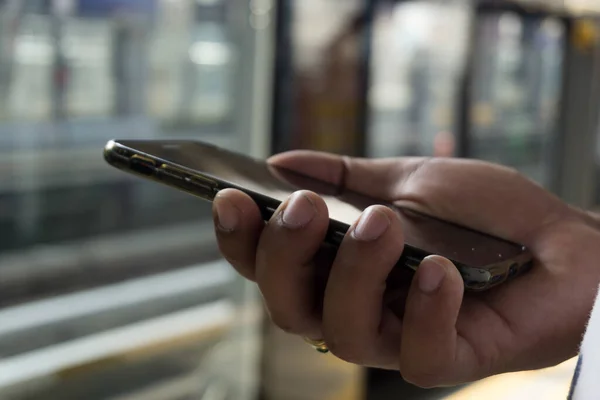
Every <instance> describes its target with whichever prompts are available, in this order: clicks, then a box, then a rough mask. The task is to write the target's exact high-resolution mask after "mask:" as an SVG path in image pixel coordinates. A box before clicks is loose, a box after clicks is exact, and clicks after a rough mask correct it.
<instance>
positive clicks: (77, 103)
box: [0, 0, 600, 400]
mask: <svg viewBox="0 0 600 400" xmlns="http://www.w3.org/2000/svg"><path fill="white" fill-rule="evenodd" d="M599 114H600V3H598V1H597V0H556V1H549V0H545V1H541V0H539V1H535V0H528V1H526V0H521V1H516V0H515V1H505V0H444V1H442V0H438V1H428V0H405V1H401V0H235V1H234V0H53V1H52V0H0V153H1V157H0V399H44V400H46V399H119V400H134V399H150V400H154V399H156V400H162V399H164V400H167V399H169V400H171V399H173V400H184V399H202V400H238V399H239V400H245V399H248V400H250V399H265V400H279V399H285V400H289V399H291V400H293V399H298V400H303V399H340V400H342V399H343V400H354V399H356V400H359V399H374V400H384V399H398V398H406V399H443V398H448V399H479V398H483V397H486V398H511V399H531V398H544V399H554V398H557V399H558V398H561V399H562V398H565V396H566V393H567V391H568V385H569V381H570V378H571V375H572V371H573V367H574V364H573V362H572V361H568V362H567V363H565V364H563V365H560V366H558V367H556V368H552V369H548V370H544V371H537V372H529V373H523V374H510V375H505V376H500V377H496V378H492V379H488V380H485V381H482V382H479V383H477V384H473V385H469V386H466V387H460V388H454V389H452V390H430V391H425V390H419V389H417V388H414V387H412V386H410V385H408V384H406V383H404V382H403V381H402V380H401V379H400V377H399V376H398V375H397V374H396V373H387V372H382V371H375V370H365V369H361V368H357V367H353V366H350V365H347V364H345V363H342V362H340V361H337V360H335V359H334V358H333V357H331V356H322V355H319V354H317V353H316V352H314V351H313V350H312V349H311V348H310V347H308V346H306V345H305V344H303V343H302V341H301V340H300V339H298V338H294V337H290V336H287V335H285V334H283V333H280V332H279V331H278V330H277V329H274V328H273V327H272V326H271V325H270V323H269V322H268V321H267V320H266V319H265V318H264V313H263V309H262V304H261V301H260V296H258V295H257V293H256V290H255V289H254V288H253V286H252V285H250V284H246V283H245V282H243V281H242V280H241V279H239V278H238V277H237V276H235V274H234V273H233V271H232V269H231V268H229V267H228V265H227V263H226V262H224V261H223V260H222V259H221V258H220V257H219V254H218V251H217V248H216V244H215V239H214V237H213V232H212V223H211V213H210V205H209V204H207V203H204V202H202V201H200V200H198V199H195V198H192V197H191V196H188V195H185V194H182V193H178V192H177V191H174V190H172V189H168V188H163V187H160V186H159V185H155V184H152V183H148V182H144V181H142V180H137V179H135V178H131V177H129V176H127V175H126V174H123V173H119V172H118V171H116V170H114V169H112V168H110V167H108V166H106V165H105V164H104V161H103V160H102V157H101V149H102V147H103V145H104V144H105V142H106V141H107V140H109V139H112V138H148V139H156V138H174V137H177V138H197V139H200V140H204V141H209V142H212V143H214V144H217V145H219V146H223V147H226V148H229V149H232V150H236V151H241V152H244V153H247V154H251V155H253V156H257V157H266V156H268V155H269V154H272V153H275V152H280V151H285V150H289V149H294V148H311V149H319V150H326V151H331V152H336V153H341V154H349V155H355V156H368V157H384V156H385V157H387V156H403V155H424V156H446V157H472V158H479V159H485V160H489V161H494V162H498V163H502V164H505V165H509V166H513V167H515V168H517V169H519V170H520V171H522V172H523V173H524V174H526V175H527V176H529V177H531V178H532V179H534V180H536V181H537V182H539V183H540V184H542V185H544V186H545V187H546V188H548V189H549V190H551V191H553V192H554V193H556V194H558V195H559V196H561V197H562V198H564V199H565V200H566V201H568V202H570V203H572V204H575V205H577V206H582V207H587V208H600V186H599V185H598V184H597V183H598V182H599V181H600V176H599V175H598V174H599V173H600V140H599V139H600V138H599V135H600V129H599V126H600V124H599ZM494 396H497V397H494Z"/></svg>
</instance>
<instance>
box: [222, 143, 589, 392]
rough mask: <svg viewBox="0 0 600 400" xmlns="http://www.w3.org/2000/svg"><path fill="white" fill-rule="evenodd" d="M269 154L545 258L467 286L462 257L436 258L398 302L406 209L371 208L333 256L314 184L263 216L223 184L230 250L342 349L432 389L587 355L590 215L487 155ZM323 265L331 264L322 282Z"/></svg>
mask: <svg viewBox="0 0 600 400" xmlns="http://www.w3.org/2000/svg"><path fill="white" fill-rule="evenodd" d="M270 163H272V164H273V165H279V166H283V167H286V168H289V169H293V170H296V171H299V172H301V173H303V174H305V175H309V176H312V177H315V178H318V179H321V180H324V181H327V182H330V183H333V184H335V185H338V186H339V187H340V189H341V190H344V189H348V190H353V191H357V192H361V193H365V194H368V195H369V196H371V197H375V198H380V199H382V200H386V201H390V202H394V203H395V204H400V205H403V206H405V207H409V208H413V209H416V210H420V211H423V212H425V213H428V214H430V215H434V216H438V217H440V218H443V219H446V220H449V221H453V222H457V223H460V224H462V225H465V226H468V227H471V228H474V229H477V230H480V231H483V232H487V233H490V234H493V235H496V236H499V237H503V238H505V239H508V240H512V241H515V242H518V243H522V244H524V245H526V246H528V247H529V248H530V250H531V251H532V252H533V254H534V257H535V264H534V267H533V269H532V270H531V271H530V272H529V273H527V274H525V275H524V276H521V277H519V278H518V279H516V280H514V281H512V282H509V283H507V284H504V285H501V286H500V287H497V288H495V289H493V290H491V291H489V292H486V293H479V294H473V293H464V288H463V283H462V279H461V277H460V275H459V274H458V272H457V270H456V268H455V267H454V265H453V264H452V263H451V262H450V261H448V260H447V259H444V258H442V257H438V256H432V257H429V258H427V259H425V261H423V263H422V264H421V266H420V267H419V269H418V271H417V273H416V274H415V277H414V278H413V280H412V283H409V285H410V287H409V288H408V290H407V291H406V292H405V293H404V294H403V295H401V296H400V297H401V298H400V299H399V301H398V302H396V303H395V304H396V308H395V309H393V307H390V306H389V304H390V303H389V301H387V297H388V293H386V278H387V276H388V274H389V273H390V271H391V270H392V267H393V266H394V264H395V262H396V260H397V259H398V258H399V257H400V254H401V252H402V246H403V234H402V226H401V224H400V222H399V220H398V218H397V216H396V215H395V214H394V212H392V211H391V210H389V209H387V208H385V207H383V206H374V207H371V208H369V209H368V210H366V211H365V213H364V214H363V216H362V217H361V218H360V220H359V222H357V223H356V224H354V225H353V226H352V227H351V228H350V230H349V232H348V234H347V235H346V237H345V239H344V241H343V243H342V245H341V247H340V249H339V251H338V253H337V255H336V256H330V257H323V256H322V253H323V251H322V249H320V247H321V243H322V241H323V238H324V236H325V232H326V229H327V225H328V213H327V207H326V206H325V203H324V202H323V200H322V199H321V198H320V197H319V196H317V195H316V194H314V193H311V192H307V191H302V192H299V193H296V194H294V196H292V197H291V198H290V199H288V201H286V202H284V203H283V204H282V205H281V207H280V208H279V209H278V210H277V212H276V213H275V215H274V216H273V218H272V219H271V221H269V223H268V224H265V223H264V222H263V221H262V220H261V218H260V213H259V210H258V208H257V206H256V205H255V204H254V202H253V201H252V200H251V199H250V198H249V197H248V196H247V195H245V194H243V193H242V192H239V191H235V190H225V191H222V192H221V193H219V195H218V196H217V198H216V200H215V202H214V219H215V228H216V233H217V236H218V240H219V246H220V249H221V251H222V253H223V255H224V256H225V257H226V259H227V260H228V261H229V262H230V263H231V264H232V265H233V266H234V267H235V268H236V269H237V270H238V271H239V273H240V274H242V275H243V276H244V277H246V278H248V279H250V280H253V281H255V282H256V283H257V284H258V286H259V288H260V291H261V292H262V295H263V297H264V300H265V303H266V306H267V308H268V310H269V314H270V316H271V318H272V320H273V321H274V323H275V324H277V325H278V326H279V327H280V328H282V329H283V330H285V331H287V332H290V333H293V334H297V335H302V336H308V337H311V338H313V339H324V340H325V341H326V343H327V345H328V347H329V348H330V350H331V352H332V353H333V354H335V355H336V356H338V357H339V358H341V359H344V360H346V361H349V362H352V363H356V364H360V365H365V366H372V367H379V368H387V369H396V370H399V371H400V373H401V374H402V376H403V377H404V379H406V380H407V381H409V382H411V383H413V384H415V385H418V386H421V387H435V386H447V385H456V384H459V383H465V382H470V381H474V380H478V379H481V378H484V377H487V376H490V375H494V374H499V373H503V372H509V371H518V370H528V369H537V368H542V367H546V366H551V365H554V364H557V363H559V362H561V361H563V360H566V359H568V358H570V357H572V356H574V355H575V354H576V353H577V350H578V346H579V343H580V341H581V338H582V334H583V332H584V330H585V325H586V322H587V319H588V316H589V312H590V310H591V308H592V305H593V302H594V298H595V295H596V292H597V288H598V282H599V281H600V268H599V266H598V262H597V261H596V260H597V259H599V258H600V234H599V233H598V231H597V230H596V229H597V227H598V222H597V221H596V220H595V219H594V218H593V217H591V216H590V215H589V214H586V213H585V212H583V211H580V210H578V209H574V208H572V207H569V206H567V205H566V204H565V203H563V202H561V201H560V200H559V199H558V198H556V197H554V196H553V195H551V194H549V193H548V192H546V191H545V190H543V189H542V188H541V187H539V186H537V185H536V184H534V183H532V182H531V181H529V180H527V179H526V178H524V177H523V176H521V175H519V174H518V173H517V172H515V171H514V170H511V169H508V168H504V167H501V166H498V165H493V164H488V163H483V162H479V161H470V160H458V159H444V158H434V159H427V158H397V159H382V160H365V159H351V158H342V157H338V156H334V155H330V154H324V153H316V152H307V151H299V152H290V153H284V154H282V155H279V156H276V157H274V158H272V159H271V160H270ZM325 264H326V266H327V267H329V266H330V267H331V271H330V274H329V278H328V279H327V280H326V286H325V287H323V288H319V287H318V285H316V284H315V282H316V280H315V277H316V276H317V275H318V272H319V271H320V270H322V268H324V265H325Z"/></svg>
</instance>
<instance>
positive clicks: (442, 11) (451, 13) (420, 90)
mask: <svg viewBox="0 0 600 400" xmlns="http://www.w3.org/2000/svg"><path fill="white" fill-rule="evenodd" d="M469 14H470V13H469V10H468V8H466V7H465V4H461V3H460V2H451V3H445V4H442V3H439V2H427V1H424V2H406V3H404V2H402V3H399V4H393V5H389V6H388V7H381V8H378V10H377V14H376V19H375V27H374V35H373V59H372V62H371V66H372V67H371V86H370V92H369V107H370V111H369V120H370V126H369V135H368V139H367V140H368V155H369V156H372V157H393V156H403V155H419V156H425V155H437V156H452V155H454V152H455V142H456V139H455V125H456V123H457V121H456V120H455V111H456V106H455V101H456V99H457V98H458V92H457V89H458V88H459V87H460V86H459V84H460V82H459V78H460V73H461V71H462V68H463V64H464V58H465V49H466V44H467V34H468V32H469ZM440 60H443V62H440Z"/></svg>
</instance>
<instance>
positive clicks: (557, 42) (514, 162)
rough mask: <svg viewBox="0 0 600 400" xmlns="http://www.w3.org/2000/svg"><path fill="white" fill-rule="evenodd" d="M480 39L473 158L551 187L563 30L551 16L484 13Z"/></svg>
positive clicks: (477, 62)
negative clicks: (551, 152) (489, 162)
mask: <svg viewBox="0 0 600 400" xmlns="http://www.w3.org/2000/svg"><path fill="white" fill-rule="evenodd" d="M476 37H477V38H479V40H478V41H477V45H476V48H475V50H476V60H475V73H474V83H473V88H472V93H471V94H472V99H473V103H472V108H471V115H472V119H471V121H470V123H471V126H472V138H471V140H472V143H471V151H472V154H470V155H471V156H473V157H475V158H481V159H484V160H488V161H493V162H498V163H501V164H505V165H509V166H512V167H515V168H517V169H518V170H520V171H521V172H523V173H525V174H526V175H528V176H529V177H531V178H533V179H534V180H536V181H538V182H539V183H541V184H548V183H549V182H548V179H549V177H548V172H549V171H548V166H549V165H550V160H549V158H548V157H549V156H550V154H549V151H550V144H551V141H552V140H553V138H554V133H555V132H556V130H557V125H556V124H557V122H558V121H557V116H558V115H559V112H558V111H559V109H558V106H559V101H560V88H561V82H562V63H563V49H564V46H565V43H564V41H565V33H564V27H563V25H562V24H561V22H560V21H559V20H556V19H553V18H547V19H541V18H534V17H528V18H523V17H520V16H519V15H517V14H512V13H504V14H500V15H498V14H495V15H485V16H482V17H481V19H480V21H479V24H478V27H477V34H476Z"/></svg>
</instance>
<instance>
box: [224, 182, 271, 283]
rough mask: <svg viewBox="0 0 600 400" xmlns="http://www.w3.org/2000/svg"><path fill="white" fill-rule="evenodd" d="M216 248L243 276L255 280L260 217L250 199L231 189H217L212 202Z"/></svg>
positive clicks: (260, 224) (262, 222) (261, 222)
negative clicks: (217, 247)
mask: <svg viewBox="0 0 600 400" xmlns="http://www.w3.org/2000/svg"><path fill="white" fill-rule="evenodd" d="M213 220H214V224H215V232H216V234H217V241H218V244H219V249H220V250H221V253H222V254H223V256H224V257H225V259H226V260H227V261H229V263H230V264H231V265H233V267H234V268H235V269H236V270H237V271H238V272H239V273H240V274H241V275H242V276H243V277H245V278H247V279H250V280H255V268H254V265H255V260H256V246H257V244H258V239H259V237H260V233H261V231H262V229H263V227H264V225H265V224H264V221H263V219H262V217H261V214H260V211H259V209H258V206H257V205H256V203H254V200H252V198H250V196H248V195H247V194H245V193H243V192H240V191H238V190H234V189H226V190H222V191H220V192H219V193H218V194H217V196H216V197H215V200H214V202H213Z"/></svg>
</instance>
